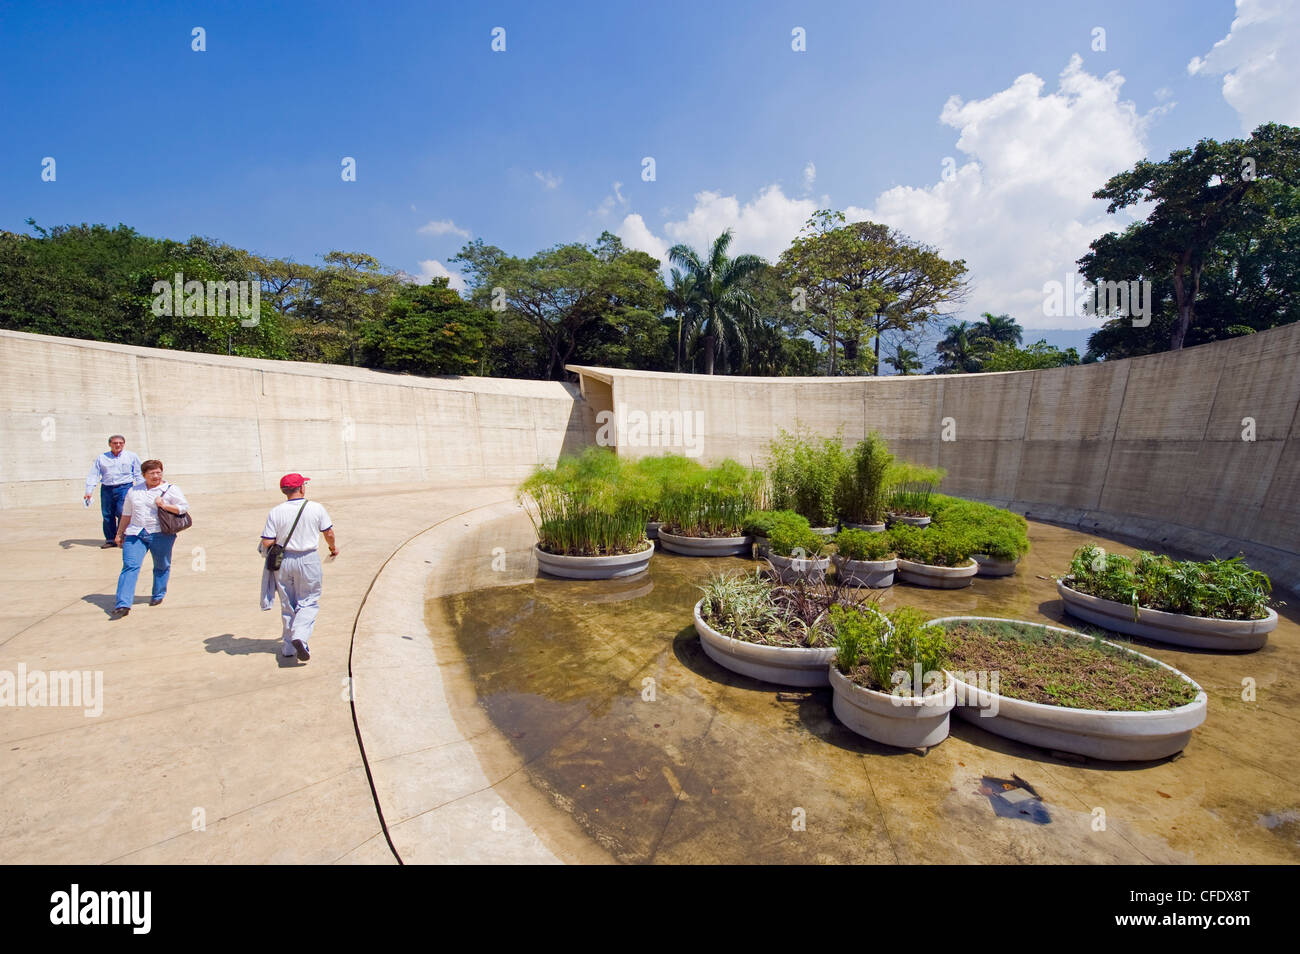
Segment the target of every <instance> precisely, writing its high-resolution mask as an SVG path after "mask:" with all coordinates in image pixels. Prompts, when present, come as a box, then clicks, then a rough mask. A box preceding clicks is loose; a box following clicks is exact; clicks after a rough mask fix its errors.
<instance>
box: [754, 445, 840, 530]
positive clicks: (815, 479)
mask: <svg viewBox="0 0 1300 954" xmlns="http://www.w3.org/2000/svg"><path fill="white" fill-rule="evenodd" d="M848 465H849V464H848V454H846V453H845V451H844V444H843V443H842V442H841V440H840V439H839V437H823V438H815V437H812V436H810V435H807V434H804V433H802V432H801V433H794V434H792V433H790V432H789V431H785V430H782V431H781V432H780V434H779V435H778V436H777V438H776V439H775V440H773V441H772V442H771V443H770V444H769V445H768V466H767V481H768V493H769V497H770V499H771V506H772V508H773V509H775V510H793V511H795V512H796V513H798V514H800V515H801V516H803V517H805V518H806V519H807V520H808V521H809V523H810V524H811V525H812V526H816V527H829V526H833V525H834V524H835V518H836V497H837V494H838V493H839V492H840V485H841V481H842V480H843V477H844V473H845V472H846V471H847V469H848Z"/></svg>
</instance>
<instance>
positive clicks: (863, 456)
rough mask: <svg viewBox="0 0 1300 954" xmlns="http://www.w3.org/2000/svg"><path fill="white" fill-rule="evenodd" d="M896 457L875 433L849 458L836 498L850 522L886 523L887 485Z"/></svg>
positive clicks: (859, 443)
mask: <svg viewBox="0 0 1300 954" xmlns="http://www.w3.org/2000/svg"><path fill="white" fill-rule="evenodd" d="M893 462H894V455H893V454H891V453H889V448H888V446H886V444H885V441H884V439H883V438H882V437H881V436H880V435H879V434H877V433H876V432H875V431H872V432H871V433H870V434H868V435H867V437H866V439H865V440H862V441H859V442H858V445H857V446H856V447H854V448H853V450H852V451H851V452H850V454H849V455H848V460H847V461H846V464H845V468H844V472H843V474H842V476H841V478H840V485H839V488H838V491H837V496H836V505H835V506H836V510H837V511H838V512H839V515H840V517H842V518H843V519H844V520H847V521H848V522H849V523H883V522H884V520H885V511H886V510H887V509H888V507H887V504H888V502H889V501H888V493H887V491H888V487H887V485H886V480H887V476H888V474H889V468H890V465H891V464H892V463H893Z"/></svg>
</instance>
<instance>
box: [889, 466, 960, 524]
mask: <svg viewBox="0 0 1300 954" xmlns="http://www.w3.org/2000/svg"><path fill="white" fill-rule="evenodd" d="M947 474H948V472H947V471H946V470H944V469H943V468H942V467H922V466H921V465H920V464H913V463H911V462H910V461H905V460H904V461H895V462H894V463H893V464H891V465H890V466H889V470H888V472H887V473H886V475H885V482H886V484H887V485H888V487H889V492H888V496H889V509H890V510H891V511H892V512H893V513H896V514H900V515H902V516H907V517H928V516H930V498H931V497H933V496H934V492H935V491H936V490H938V489H939V484H940V483H942V482H943V478H944V477H946V476H947Z"/></svg>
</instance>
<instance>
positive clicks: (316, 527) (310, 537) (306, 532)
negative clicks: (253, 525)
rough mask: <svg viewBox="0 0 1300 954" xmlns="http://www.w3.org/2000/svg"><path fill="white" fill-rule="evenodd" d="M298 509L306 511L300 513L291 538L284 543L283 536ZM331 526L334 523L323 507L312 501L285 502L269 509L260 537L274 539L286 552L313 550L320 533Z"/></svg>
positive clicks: (296, 514)
mask: <svg viewBox="0 0 1300 954" xmlns="http://www.w3.org/2000/svg"><path fill="white" fill-rule="evenodd" d="M299 507H305V508H306V509H305V510H303V512H302V519H301V520H299V521H298V526H297V528H296V529H295V530H294V531H293V536H292V537H290V538H289V541H288V542H287V543H286V542H285V539H284V536H285V534H286V533H288V532H289V528H290V527H292V526H293V521H294V518H295V517H297V516H298V508H299ZM333 526H334V522H333V521H332V520H330V515H329V514H328V513H326V512H325V508H324V507H322V506H321V505H320V504H318V503H317V502H316V501H314V500H303V499H301V498H299V499H298V500H286V501H285V502H284V503H282V504H279V505H277V506H275V507H272V508H271V512H270V513H268V514H267V515H266V526H265V527H263V528H262V536H263V537H267V538H270V537H275V542H276V543H278V544H280V546H282V547H284V548H285V549H286V550H315V549H316V545H317V541H318V540H319V538H320V535H321V533H323V532H324V531H326V530H328V529H330V528H331V527H333Z"/></svg>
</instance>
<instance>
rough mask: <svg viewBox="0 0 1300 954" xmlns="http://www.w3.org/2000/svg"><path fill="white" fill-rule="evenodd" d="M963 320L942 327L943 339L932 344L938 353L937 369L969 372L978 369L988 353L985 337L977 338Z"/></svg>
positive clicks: (950, 371) (949, 371) (948, 371)
mask: <svg viewBox="0 0 1300 954" xmlns="http://www.w3.org/2000/svg"><path fill="white" fill-rule="evenodd" d="M973 331H974V328H973V327H972V326H971V325H969V324H968V323H966V322H964V321H959V322H957V324H955V325H949V326H948V327H947V328H945V329H944V337H943V340H942V341H940V342H939V343H938V344H937V345H935V346H934V350H935V351H937V352H938V353H939V370H940V371H942V372H945V373H948V374H952V373H957V374H970V373H971V372H974V371H978V370H979V369H980V362H982V361H983V359H984V358H985V357H986V355H987V353H988V348H987V340H988V339H986V338H977V337H975V336H974V335H973V334H972V332H973Z"/></svg>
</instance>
